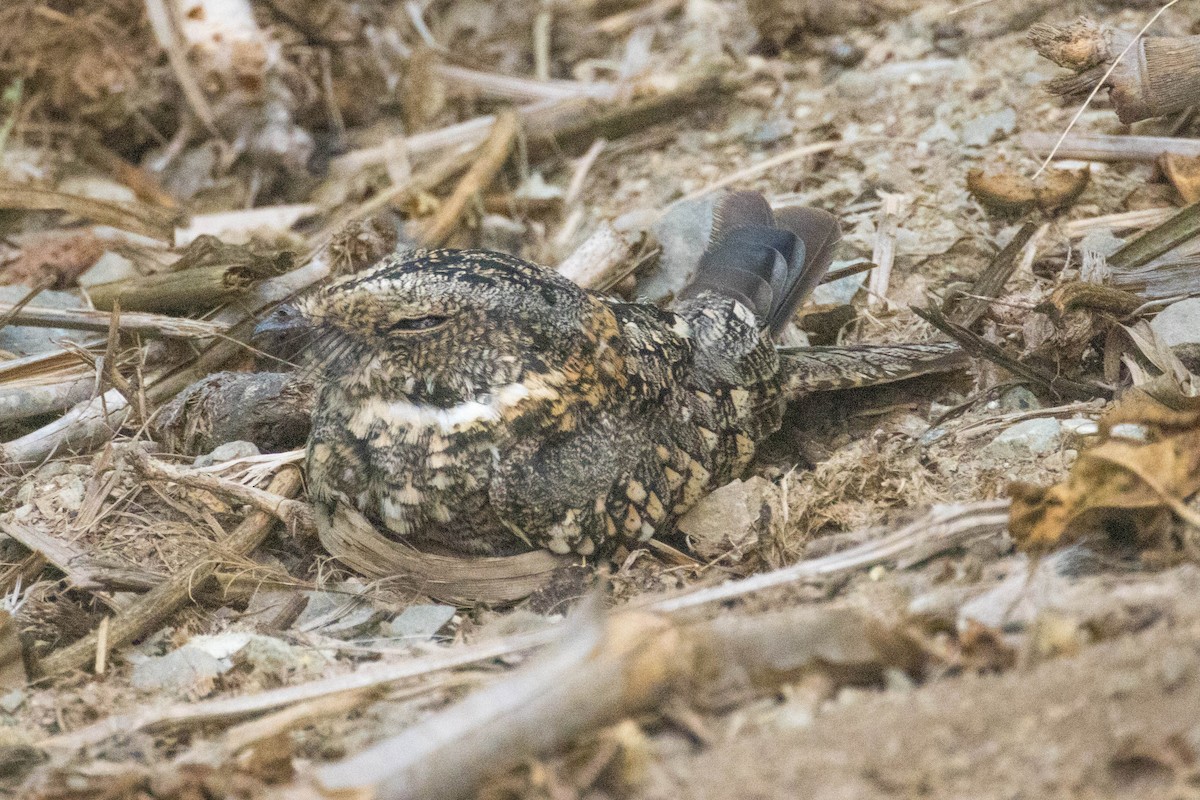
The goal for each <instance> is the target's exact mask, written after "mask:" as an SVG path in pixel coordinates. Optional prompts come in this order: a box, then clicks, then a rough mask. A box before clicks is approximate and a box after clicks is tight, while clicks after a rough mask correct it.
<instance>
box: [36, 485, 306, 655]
mask: <svg viewBox="0 0 1200 800" xmlns="http://www.w3.org/2000/svg"><path fill="white" fill-rule="evenodd" d="M301 482H302V481H301V477H300V470H298V469H296V468H295V467H285V468H284V469H282V470H281V471H280V472H279V474H277V475H276V476H275V478H274V479H273V480H272V481H271V483H270V485H269V486H268V487H267V492H269V493H270V494H273V495H276V496H278V497H284V498H290V497H292V496H294V495H295V494H296V492H298V491H299V490H300V484H301ZM274 521H275V518H274V517H272V516H271V515H270V514H268V513H266V512H265V511H255V512H253V513H252V514H250V515H249V516H247V517H246V519H245V520H243V521H242V523H241V524H240V525H238V526H237V527H236V528H234V529H233V532H232V533H230V534H229V538H227V539H226V540H225V541H223V542H221V550H222V551H223V552H225V553H228V554H229V555H230V556H231V557H238V556H246V555H249V554H250V553H253V552H254V550H255V549H257V548H258V546H259V545H260V544H262V542H263V540H264V539H266V538H267V534H268V533H270V531H271V525H272V523H273V522H274ZM220 563H221V560H220V558H217V557H213V556H205V557H202V558H199V559H197V560H196V561H194V562H192V563H191V564H190V565H188V566H187V567H185V568H183V569H181V570H180V571H179V572H177V573H176V574H175V575H173V576H171V578H170V579H168V580H167V582H166V583H164V584H162V585H161V586H159V587H158V588H156V589H154V590H152V591H150V592H147V593H146V594H144V595H142V596H141V597H139V598H137V599H136V600H135V601H133V603H131V604H130V605H129V607H128V608H125V609H123V610H122V611H120V612H118V613H117V614H116V615H115V616H114V617H113V618H112V622H111V623H110V625H109V629H108V646H109V648H116V647H123V646H124V645H126V644H129V643H130V642H131V641H133V640H134V639H136V638H138V637H139V636H144V635H146V634H148V633H152V632H153V631H154V630H155V628H156V627H157V626H159V625H161V624H162V623H163V621H164V620H166V619H167V618H168V617H169V616H170V615H171V614H173V613H175V612H176V611H178V610H179V609H180V608H182V607H183V606H184V605H185V604H187V602H188V601H189V600H190V598H191V596H192V592H193V589H194V588H195V587H197V586H200V585H201V584H203V583H204V582H205V581H206V580H208V579H209V578H210V577H212V575H213V573H215V572H216V570H217V567H218V566H220ZM98 641H99V637H98V634H97V632H96V631H93V632H92V633H89V634H88V635H87V636H84V637H83V638H82V639H80V640H79V641H77V642H73V643H71V644H69V645H67V646H66V647H64V648H62V649H61V650H56V651H55V652H53V653H51V654H50V655H49V656H47V657H46V658H44V659H42V662H41V664H40V667H41V670H42V671H43V673H45V674H46V675H58V674H60V673H63V672H68V671H70V670H75V669H82V668H84V667H86V666H87V665H88V664H89V663H91V662H92V661H93V659H94V658H95V655H96V646H97V643H98Z"/></svg>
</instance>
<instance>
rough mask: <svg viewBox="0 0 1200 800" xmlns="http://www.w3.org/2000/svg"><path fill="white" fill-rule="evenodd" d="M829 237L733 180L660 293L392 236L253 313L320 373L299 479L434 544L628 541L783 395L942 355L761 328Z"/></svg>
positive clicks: (512, 549) (739, 458)
mask: <svg viewBox="0 0 1200 800" xmlns="http://www.w3.org/2000/svg"><path fill="white" fill-rule="evenodd" d="M839 236H840V234H839V230H838V224H837V221H836V219H835V218H834V217H833V216H831V215H830V214H828V213H825V212H823V211H817V210H814V209H809V208H792V209H784V210H781V211H778V212H774V213H773V212H772V210H771V208H770V206H769V205H768V204H767V202H766V201H765V200H764V199H763V197H762V196H761V195H759V194H757V193H753V192H739V193H733V194H729V195H727V196H726V197H725V198H723V200H722V201H721V202H720V203H719V204H718V207H717V213H716V214H715V219H714V225H713V233H712V236H711V239H710V241H709V243H708V247H707V250H706V251H705V252H704V255H703V257H702V258H701V260H700V263H699V265H698V268H697V271H696V275H695V278H694V279H693V281H692V282H691V284H690V285H689V286H688V287H687V288H686V289H685V290H684V291H683V292H682V293H681V295H680V296H679V298H677V300H676V301H675V302H674V304H673V305H672V306H671V307H670V308H669V309H667V310H663V309H660V308H657V307H655V306H653V305H649V304H643V303H628V302H621V301H619V300H615V299H613V298H610V297H606V296H604V295H602V294H597V293H594V292H590V291H585V290H583V289H581V288H579V287H578V286H576V285H575V284H573V283H571V282H570V281H568V280H566V279H565V278H563V277H561V276H560V275H558V274H556V273H555V272H554V271H552V270H549V269H546V268H544V267H540V266H537V265H536V264H532V263H529V262H527V261H523V260H521V259H519V258H515V257H512V256H509V255H504V254H501V253H495V252H489V251H483V250H457V251H456V250H432V251H410V252H402V253H397V254H395V255H393V256H390V257H388V258H386V259H384V260H383V261H382V262H381V263H380V264H378V265H376V266H375V267H373V268H371V269H369V270H367V271H364V272H361V273H357V274H354V275H349V276H346V277H344V278H341V279H339V280H337V281H335V282H333V283H331V284H329V285H327V286H325V287H323V288H321V289H319V290H317V291H315V292H313V293H311V294H310V295H308V296H306V297H303V298H301V299H300V300H299V301H298V302H296V303H295V304H294V305H291V306H285V307H281V308H280V309H278V310H277V311H276V312H275V313H274V314H273V315H272V316H270V317H268V318H267V319H266V320H264V322H263V323H262V325H260V328H263V329H271V330H280V329H287V330H295V329H302V330H304V331H306V332H307V333H308V334H309V335H310V337H311V344H310V345H309V347H308V351H307V358H308V359H309V362H310V364H311V368H312V369H313V370H314V371H315V373H316V374H317V376H318V378H319V384H320V387H321V388H320V389H319V396H318V397H317V399H316V408H315V412H314V415H313V427H312V433H311V434H310V437H309V441H308V454H307V477H308V492H309V497H310V499H311V501H312V502H313V503H314V504H316V505H317V506H318V510H320V509H321V508H324V509H325V511H327V512H328V511H329V510H331V509H332V507H333V505H334V504H337V503H345V504H348V505H350V506H352V507H353V508H355V509H357V510H359V511H361V512H362V513H363V514H365V515H366V516H367V517H368V518H370V519H371V520H372V521H374V522H375V523H376V524H377V525H378V526H379V527H380V529H381V530H384V531H387V532H389V533H390V535H392V536H393V537H396V538H399V539H402V540H404V541H406V542H409V543H411V544H413V545H415V546H417V547H421V548H424V549H429V550H434V551H440V552H449V553H457V554H486V555H504V554H512V553H516V552H521V551H526V550H529V549H532V548H537V547H544V548H548V549H549V550H551V551H553V552H555V553H572V552H573V553H578V554H582V555H590V554H596V555H598V556H602V555H604V554H606V553H608V552H610V551H611V550H612V549H613V548H615V547H616V546H617V545H618V544H620V543H622V542H625V543H631V544H632V543H636V542H644V541H646V540H647V539H649V538H650V537H652V536H654V535H655V534H657V533H660V532H663V531H666V530H668V529H670V528H671V526H672V525H673V523H674V522H675V520H676V519H678V518H679V516H680V515H681V514H683V513H684V512H685V511H687V510H688V508H690V507H691V506H692V505H693V504H695V503H696V501H698V500H699V499H700V498H701V497H703V496H704V495H705V494H706V493H708V492H710V491H712V490H713V489H715V488H717V487H719V486H721V485H723V484H725V483H727V482H729V481H730V480H732V479H734V478H738V477H741V476H742V475H743V474H744V473H745V472H746V471H747V469H748V468H749V466H750V463H751V459H752V458H753V457H754V453H755V449H756V447H757V446H758V445H759V444H760V443H761V442H762V441H763V439H765V438H766V437H767V436H769V435H770V434H772V433H774V432H775V431H776V430H777V429H778V428H779V427H780V425H781V422H782V418H783V412H784V407H785V405H786V403H787V401H788V400H789V399H791V398H794V397H796V396H798V395H800V394H802V393H804V392H808V391H814V390H820V389H832V388H843V387H849V386H859V385H865V384H869V383H882V382H887V381H890V380H896V379H899V378H905V377H910V376H912V375H914V374H920V373H923V372H930V371H934V370H940V369H945V368H947V366H948V365H950V364H951V363H952V362H954V361H956V356H957V355H959V354H958V352H957V350H956V348H955V346H954V345H951V344H929V345H898V346H878V347H870V346H861V347H845V348H804V349H799V350H784V349H779V348H776V347H775V346H774V344H773V343H772V336H773V335H774V334H775V333H777V332H778V331H779V330H781V329H782V327H783V326H784V325H785V324H786V323H787V321H788V320H789V319H790V317H791V315H792V312H793V311H794V310H795V308H796V306H797V304H799V303H800V302H801V301H802V300H803V299H804V298H805V297H806V296H807V295H808V293H809V292H810V291H811V290H812V289H813V288H814V287H815V286H816V285H817V283H818V282H819V281H820V280H821V278H822V276H823V275H824V273H825V271H826V269H827V268H828V266H829V264H830V261H831V259H832V254H833V249H834V246H835V244H836V243H837V241H838V239H839ZM319 516H320V515H319Z"/></svg>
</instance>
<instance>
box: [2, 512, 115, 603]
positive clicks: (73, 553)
mask: <svg viewBox="0 0 1200 800" xmlns="http://www.w3.org/2000/svg"><path fill="white" fill-rule="evenodd" d="M0 531H3V532H4V534H5V535H6V536H9V537H11V538H12V539H13V540H14V541H17V542H20V544H21V546H22V547H24V548H25V549H27V550H29V551H30V552H31V553H37V554H39V555H41V556H42V557H43V558H44V559H45V560H46V561H47V562H49V563H50V564H52V565H53V566H54V568H55V569H57V570H58V571H59V572H61V573H62V574H64V575H66V576H67V580H68V581H70V583H71V585H72V586H73V587H74V588H76V589H82V590H83V591H85V592H99V591H103V590H104V589H107V588H108V584H107V582H105V581H101V580H99V579H98V578H97V576H96V573H95V572H94V571H93V570H92V567H91V564H90V563H89V562H90V561H91V559H90V558H89V557H88V554H87V553H86V552H85V551H84V550H83V549H81V548H80V547H78V546H77V545H75V544H74V543H72V542H67V541H63V540H62V539H59V538H58V537H56V536H52V535H50V534H48V533H45V532H43V531H40V530H38V529H37V528H35V527H33V526H31V525H23V524H21V523H19V522H0ZM98 599H99V600H100V601H101V602H102V603H104V604H105V605H107V606H108V607H109V608H117V607H118V604H116V603H114V602H113V601H112V599H111V598H108V597H103V596H98Z"/></svg>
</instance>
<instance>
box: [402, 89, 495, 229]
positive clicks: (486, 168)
mask: <svg viewBox="0 0 1200 800" xmlns="http://www.w3.org/2000/svg"><path fill="white" fill-rule="evenodd" d="M516 141H517V115H516V112H514V111H513V110H512V109H504V110H503V111H501V112H500V113H498V114H497V115H496V123H495V124H494V125H493V126H492V130H491V132H490V133H489V134H488V138H487V139H486V140H485V141H484V143H483V144H481V145H480V146H479V151H478V153H477V154H476V156H475V158H474V159H473V163H472V164H471V166H470V168H469V169H468V170H467V172H466V174H465V175H463V177H462V180H460V181H459V182H458V185H457V186H455V187H454V191H453V192H452V193H451V194H450V196H449V197H448V198H446V200H445V202H444V203H442V207H441V208H440V209H438V212H437V214H436V215H435V216H434V218H433V219H432V220H430V222H429V224H428V226H427V227H426V228H425V231H424V232H423V233H422V235H421V240H422V243H423V244H424V245H425V246H427V247H437V246H439V245H441V244H444V243H445V241H446V239H448V238H449V237H450V234H451V233H453V232H454V228H455V226H456V225H458V221H459V219H460V218H461V217H462V215H463V212H464V211H465V210H466V207H467V203H468V202H469V201H470V200H471V198H472V197H474V196H476V195H477V194H479V193H480V192H482V191H483V190H484V189H486V188H487V187H488V186H489V185H490V184H491V182H492V181H493V180H495V178H496V174H497V173H499V172H500V168H501V167H502V166H504V162H505V161H507V160H508V156H509V154H510V153H511V152H512V149H513V145H514V144H515V143H516Z"/></svg>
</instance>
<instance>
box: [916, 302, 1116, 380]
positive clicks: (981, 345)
mask: <svg viewBox="0 0 1200 800" xmlns="http://www.w3.org/2000/svg"><path fill="white" fill-rule="evenodd" d="M912 310H913V313H915V314H916V315H917V316H918V317H920V318H921V319H923V320H925V321H926V322H928V323H929V324H930V325H932V326H933V327H935V328H937V329H938V330H939V331H941V332H942V333H944V334H946V335H947V336H949V337H950V338H952V339H954V340H955V341H956V342H958V343H959V344H961V345H962V347H963V349H964V350H966V351H967V352H968V353H970V354H971V355H972V356H974V357H976V358H983V359H986V360H988V361H991V362H992V363H993V364H997V365H999V366H1001V367H1003V368H1004V369H1006V370H1008V371H1009V372H1011V373H1012V374H1014V375H1019V376H1020V377H1022V378H1025V379H1026V380H1030V381H1033V382H1034V383H1037V384H1039V385H1041V386H1045V387H1046V388H1047V389H1049V390H1050V391H1051V392H1053V393H1054V394H1056V395H1060V396H1067V397H1080V398H1090V397H1096V396H1108V395H1110V394H1111V393H1112V390H1111V389H1109V388H1107V387H1105V386H1101V385H1098V384H1093V383H1083V382H1080V381H1076V380H1072V379H1071V378H1065V377H1063V376H1062V375H1058V374H1056V373H1052V372H1047V371H1046V370H1044V369H1041V368H1040V367H1036V366H1034V365H1032V364H1025V363H1022V362H1021V361H1018V360H1017V358H1016V357H1014V356H1012V355H1010V354H1009V353H1007V352H1005V350H1004V348H1002V347H1000V346H999V345H997V344H994V343H992V342H989V341H988V340H987V339H984V338H983V337H982V336H980V335H979V334H977V333H975V332H973V331H970V330H967V329H966V328H964V327H963V326H961V325H958V324H956V323H954V322H952V321H951V320H949V319H947V318H946V315H945V314H943V313H942V311H941V309H939V308H937V307H936V306H930V307H929V308H917V307H915V306H914V307H913V309H912Z"/></svg>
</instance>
